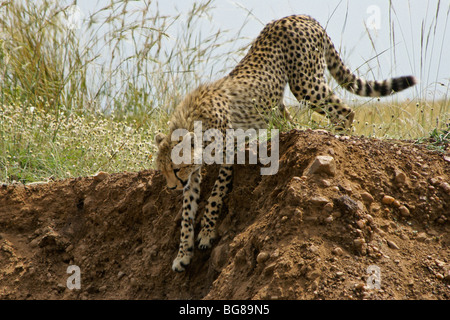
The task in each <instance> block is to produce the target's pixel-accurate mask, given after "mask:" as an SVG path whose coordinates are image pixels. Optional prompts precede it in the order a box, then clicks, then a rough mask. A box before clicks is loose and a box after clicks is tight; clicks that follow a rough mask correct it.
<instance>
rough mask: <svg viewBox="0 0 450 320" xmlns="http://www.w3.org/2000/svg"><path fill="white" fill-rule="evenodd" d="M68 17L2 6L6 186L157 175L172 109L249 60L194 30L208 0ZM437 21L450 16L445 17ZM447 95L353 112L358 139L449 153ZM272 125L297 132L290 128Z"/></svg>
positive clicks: (300, 117)
mask: <svg viewBox="0 0 450 320" xmlns="http://www.w3.org/2000/svg"><path fill="white" fill-rule="evenodd" d="M74 3H75V2H74ZM72 9H73V8H72V7H71V5H63V4H61V3H60V2H58V1H50V0H40V1H4V2H2V3H1V4H0V12H1V16H0V17H1V18H0V35H1V36H0V88H1V94H0V181H2V182H12V181H20V182H24V183H26V182H32V181H40V180H46V179H49V178H55V179H60V178H68V177H76V176H86V175H91V174H94V173H96V172H98V171H107V172H120V171H139V170H142V169H146V168H150V167H152V159H153V157H154V155H155V152H156V148H155V145H154V143H153V140H154V139H153V137H154V135H155V133H157V132H158V131H160V130H162V131H164V130H165V128H167V122H168V121H169V117H170V114H171V112H172V110H173V108H174V107H175V106H176V105H177V104H178V103H179V101H180V100H181V99H182V98H183V96H184V95H185V94H186V93H187V92H189V91H190V90H192V89H193V88H194V87H196V86H197V85H199V84H200V83H201V82H203V81H207V80H209V79H213V78H217V76H218V75H225V74H226V73H227V72H228V71H229V70H231V68H232V67H233V66H234V64H235V63H236V60H239V59H240V58H241V57H242V55H243V54H244V53H245V50H243V49H242V48H241V49H229V48H230V47H232V48H234V46H233V45H232V44H233V43H234V41H236V40H239V39H242V36H241V34H231V35H230V34H229V33H228V32H227V31H226V30H220V29H217V28H215V27H213V30H212V31H211V32H209V33H207V34H205V33H204V30H203V28H200V27H199V26H201V25H203V24H205V23H206V25H207V26H208V29H209V28H210V27H211V26H210V25H208V22H210V21H209V19H210V18H209V17H210V14H211V12H212V11H213V10H214V9H215V8H214V3H213V1H203V2H196V3H194V4H193V5H192V7H191V9H190V10H189V12H187V13H180V14H177V15H174V16H165V15H163V14H162V13H161V12H160V11H159V9H158V6H157V3H156V2H152V3H147V2H146V3H142V2H139V3H138V4H136V2H135V1H131V0H114V1H111V2H110V4H109V5H108V6H105V7H104V8H101V9H99V10H97V11H96V12H94V13H92V14H90V15H89V16H86V17H84V20H83V23H82V24H81V26H80V29H77V28H75V29H74V28H71V27H70V26H69V25H68V21H69V20H68V19H67V17H68V15H70V12H71V11H70V10H72ZM437 10H439V7H438V8H437ZM436 16H438V15H436ZM439 17H441V18H440V19H447V18H448V12H447V16H445V15H443V14H442V12H441V13H440V15H439ZM245 23H247V21H243V22H242V26H244V25H245ZM424 25H425V24H424ZM434 25H435V22H434V24H432V25H431V26H430V27H429V29H426V28H425V27H423V34H422V38H421V39H422V40H421V41H422V43H423V44H422V46H421V50H422V52H421V55H422V57H423V59H422V60H423V61H422V60H421V65H420V68H421V70H423V69H424V68H427V66H428V65H430V63H429V59H431V53H432V50H431V49H430V48H431V46H430V47H429V43H431V42H432V41H434V38H433V36H434V33H433V29H432V27H433V26H434ZM176 26H179V27H176ZM202 30H203V32H202ZM240 30H243V28H241V29H240ZM434 32H435V31H434ZM175 35H176V36H175ZM395 36H396V37H397V38H398V35H395ZM436 41H438V39H437V40H436ZM246 42H250V41H249V40H246ZM244 49H245V48H244ZM441 56H442V53H439V54H438V58H439V59H441ZM439 61H440V60H439ZM433 83H434V82H433ZM433 83H432V84H431V85H430V86H431V89H432V88H433ZM430 86H428V87H425V88H424V90H431V89H430ZM424 95H425V94H424ZM447 97H448V96H447V95H444V97H443V98H442V99H435V98H434V96H433V98H432V99H429V100H427V99H423V98H422V97H421V96H419V97H418V98H417V99H415V100H414V101H403V102H397V101H395V100H392V102H381V101H378V100H376V99H371V100H367V101H365V102H363V103H357V104H355V106H353V108H354V109H355V111H356V121H355V123H354V128H353V132H352V134H355V135H364V136H367V137H378V138H395V139H408V140H416V141H417V142H420V143H423V142H425V143H428V144H429V145H430V148H432V149H434V150H437V151H443V150H444V149H445V148H446V147H447V146H448V140H449V135H448V132H449V131H448V130H449V123H450V112H449V101H448V98H447ZM290 113H291V115H293V116H294V117H295V122H296V127H298V128H302V129H305V128H325V129H332V128H331V127H330V125H329V124H328V123H327V121H326V119H324V118H323V117H321V116H319V115H317V114H314V113H313V112H312V111H310V110H309V109H308V108H297V107H291V108H290ZM271 126H273V127H278V128H281V129H282V130H284V129H286V130H287V129H289V128H291V125H290V124H287V122H286V121H284V120H283V119H274V123H273V124H271Z"/></svg>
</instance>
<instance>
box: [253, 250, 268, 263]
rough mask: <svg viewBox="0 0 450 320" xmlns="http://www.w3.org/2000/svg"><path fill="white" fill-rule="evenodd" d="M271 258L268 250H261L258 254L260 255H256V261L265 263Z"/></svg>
mask: <svg viewBox="0 0 450 320" xmlns="http://www.w3.org/2000/svg"><path fill="white" fill-rule="evenodd" d="M269 258H270V255H269V254H268V253H267V252H265V251H262V252H260V253H259V254H258V256H257V257H256V262H258V263H264V262H266V261H267V260H268V259H269Z"/></svg>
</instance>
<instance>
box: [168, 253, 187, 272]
mask: <svg viewBox="0 0 450 320" xmlns="http://www.w3.org/2000/svg"><path fill="white" fill-rule="evenodd" d="M191 258H192V256H190V255H187V254H184V255H181V254H178V256H177V257H176V258H175V260H173V263H172V270H173V271H176V272H183V271H184V270H185V269H186V267H187V266H188V265H189V263H191Z"/></svg>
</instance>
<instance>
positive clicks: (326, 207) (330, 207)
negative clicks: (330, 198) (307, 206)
mask: <svg viewBox="0 0 450 320" xmlns="http://www.w3.org/2000/svg"><path fill="white" fill-rule="evenodd" d="M333 208H334V206H333V203H331V202H328V203H327V204H326V205H324V207H323V211H325V212H327V213H330V212H331V211H333Z"/></svg>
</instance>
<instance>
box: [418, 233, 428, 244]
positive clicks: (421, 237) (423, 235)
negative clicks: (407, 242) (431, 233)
mask: <svg viewBox="0 0 450 320" xmlns="http://www.w3.org/2000/svg"><path fill="white" fill-rule="evenodd" d="M426 239H427V234H426V233H425V232H420V233H419V234H418V235H417V237H416V240H417V241H419V242H424V241H425V240H426Z"/></svg>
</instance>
